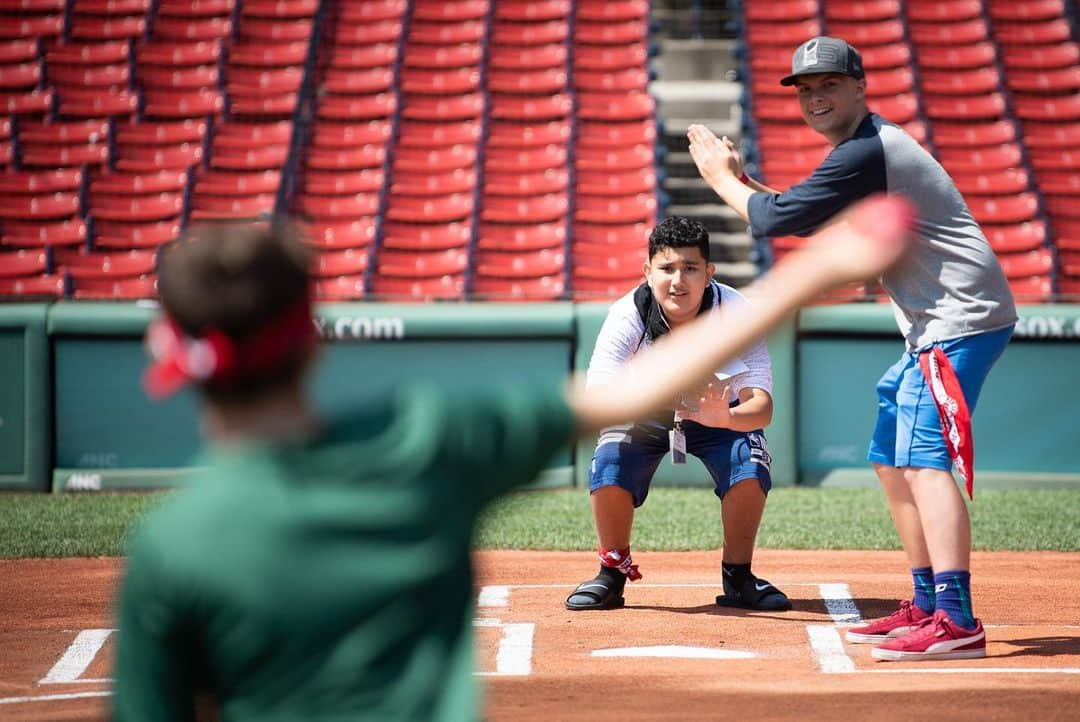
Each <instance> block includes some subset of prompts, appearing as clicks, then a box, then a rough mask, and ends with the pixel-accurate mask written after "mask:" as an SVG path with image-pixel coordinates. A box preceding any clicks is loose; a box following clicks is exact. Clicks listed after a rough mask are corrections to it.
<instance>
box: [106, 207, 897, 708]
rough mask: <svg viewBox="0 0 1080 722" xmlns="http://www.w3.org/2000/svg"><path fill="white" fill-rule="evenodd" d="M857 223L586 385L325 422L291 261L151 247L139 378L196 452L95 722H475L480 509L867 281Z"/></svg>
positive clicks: (280, 234) (235, 241)
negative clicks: (196, 413) (194, 401)
mask: <svg viewBox="0 0 1080 722" xmlns="http://www.w3.org/2000/svg"><path fill="white" fill-rule="evenodd" d="M875 204H876V205H875ZM869 205H872V206H873V207H871V208H864V209H861V210H860V211H859V212H857V213H856V214H855V215H853V216H852V219H851V221H850V223H848V224H846V225H843V226H842V227H843V228H844V230H832V231H826V232H824V235H827V236H828V238H827V239H825V240H823V241H821V242H820V243H818V244H817V245H812V246H810V247H809V248H808V249H807V250H806V251H803V252H802V253H801V255H796V256H795V257H794V258H793V260H792V262H789V263H786V264H784V265H783V266H781V267H778V268H777V269H776V270H775V271H774V272H773V273H771V274H770V275H769V276H768V277H767V278H766V279H765V280H764V281H762V282H759V284H758V285H757V287H756V288H755V289H751V290H750V291H748V295H750V296H752V297H753V298H754V301H755V303H754V304H753V305H752V306H751V308H750V309H745V308H744V309H732V310H731V311H730V312H721V313H718V314H707V315H706V316H703V317H702V320H701V322H699V323H695V324H690V325H688V326H687V327H685V328H684V329H680V332H679V333H673V334H671V336H670V338H669V339H667V340H666V342H664V343H659V344H657V346H656V348H655V349H652V350H651V351H650V352H649V353H647V354H642V355H641V356H640V357H639V358H638V359H636V360H635V363H634V364H633V365H632V369H629V368H628V370H627V373H626V374H625V375H624V376H623V378H622V379H621V380H619V381H618V382H617V383H614V384H611V385H609V386H606V387H605V389H593V390H585V389H584V387H583V385H581V384H574V385H572V386H570V387H569V388H567V389H556V388H544V387H535V386H532V385H529V384H528V383H527V382H525V381H523V382H522V384H521V385H520V386H519V387H516V388H511V389H497V390H496V389H493V390H492V391H491V392H490V393H482V394H475V393H474V394H463V393H458V392H454V391H451V390H446V389H441V388H436V387H433V386H428V385H424V384H417V385H416V386H412V387H402V388H399V389H395V390H393V391H391V392H390V393H388V394H387V395H385V397H383V398H382V399H381V400H380V401H378V402H374V403H370V404H365V405H363V406H361V407H359V408H357V409H356V410H355V411H354V412H353V413H351V414H349V415H347V416H343V417H341V418H337V419H333V420H325V421H324V420H321V419H318V418H317V417H316V415H315V414H314V412H313V411H312V408H311V406H310V403H309V401H308V399H307V397H306V396H305V393H304V391H303V387H304V379H305V376H306V374H307V372H308V370H309V367H310V365H311V361H312V359H313V357H314V355H315V346H316V336H315V330H314V326H313V323H312V320H311V316H312V310H311V304H310V296H309V291H308V281H307V257H306V253H305V251H304V248H303V246H302V244H301V243H300V242H299V241H298V240H297V239H296V238H295V237H294V236H293V235H292V234H291V233H290V232H289V231H288V230H287V229H285V228H283V227H280V226H271V227H269V228H262V227H256V226H252V227H237V226H231V227H220V228H212V229H208V230H207V231H206V232H204V233H202V234H201V235H197V236H195V237H192V238H190V239H188V240H186V241H185V242H184V243H181V244H179V245H177V246H176V247H175V248H172V249H170V250H169V251H168V252H167V253H165V254H164V257H163V259H162V263H161V268H160V271H159V287H160V295H161V303H162V307H163V310H164V314H163V317H162V318H161V319H160V320H158V321H156V322H155V323H154V324H153V325H152V327H151V329H150V330H149V331H148V345H149V346H150V350H151V354H152V356H153V358H154V363H153V365H152V366H151V368H150V369H149V370H148V372H147V376H146V379H145V381H146V386H147V389H148V391H149V392H150V393H151V394H153V395H156V396H162V395H165V394H168V393H170V392H172V391H174V390H176V389H177V388H179V387H180V386H182V385H183V384H185V383H194V384H196V385H197V387H198V390H199V391H200V396H201V399H202V402H203V403H202V425H203V431H204V434H205V435H206V436H207V438H208V440H209V441H210V450H209V451H208V452H207V455H206V458H205V459H204V460H203V463H201V464H200V466H202V467H205V469H206V470H205V471H203V472H201V473H199V474H197V476H196V478H194V479H193V480H192V481H191V483H190V485H189V486H188V488H186V489H184V490H182V491H180V492H177V493H175V494H173V495H171V496H170V497H169V499H168V500H166V501H165V502H164V503H163V504H162V505H161V506H160V507H159V508H157V509H156V510H155V511H153V512H152V513H151V514H150V515H149V516H148V517H147V519H146V520H145V521H144V523H143V524H142V526H141V528H140V531H139V532H138V534H137V535H136V538H135V539H134V542H133V544H132V546H131V549H130V559H129V562H128V567H127V571H126V574H125V578H124V582H123V587H122V590H121V595H120V606H119V615H120V632H119V635H118V639H117V658H116V670H115V677H116V696H115V699H114V713H115V719H116V720H118V722H127V721H129V720H138V721H139V722H149V721H153V720H190V719H194V717H195V714H196V710H195V707H196V699H197V698H206V699H209V700H210V702H211V704H212V705H213V707H214V708H215V710H216V713H217V714H218V715H219V716H220V718H221V719H223V720H264V721H265V720H300V719H303V720H344V719H348V720H468V719H475V718H476V717H477V706H478V705H477V700H476V695H475V688H474V684H473V680H472V671H473V660H472V646H473V640H472V633H471V630H472V625H471V612H472V609H471V596H472V592H473V578H472V569H471V566H470V560H469V545H470V541H471V538H472V534H473V527H474V524H475V522H476V518H477V515H478V514H479V512H480V510H481V509H482V508H483V507H484V506H485V504H487V503H488V502H489V501H490V500H492V499H493V498H495V497H496V496H498V495H499V494H500V493H502V492H504V491H506V490H509V489H512V488H514V487H515V486H519V485H521V484H525V483H527V482H529V481H531V480H532V479H533V478H534V477H535V476H536V475H537V474H538V473H539V472H540V471H541V470H542V469H543V468H544V467H545V465H546V463H547V460H548V458H549V457H550V456H551V455H552V454H553V453H554V452H555V451H556V450H557V449H558V448H559V447H560V446H561V445H562V444H564V443H565V442H566V441H567V440H569V439H570V438H571V437H572V436H573V435H574V434H576V433H590V432H595V431H596V430H598V429H600V428H602V427H605V426H610V425H612V424H614V423H618V422H622V421H626V420H630V419H634V418H638V417H641V416H643V415H645V414H647V413H650V412H652V411H654V410H658V409H660V408H663V407H664V406H665V405H667V404H670V403H671V402H672V399H674V398H675V396H676V395H677V394H679V393H681V392H682V391H684V390H688V389H690V388H691V387H694V386H696V385H697V384H698V382H699V381H701V380H704V379H705V378H707V377H708V376H709V374H711V373H712V370H713V369H715V368H716V367H717V365H719V364H720V363H722V362H723V361H724V360H726V359H728V358H730V357H732V356H734V355H735V354H737V353H738V352H739V351H741V350H742V349H744V348H745V347H746V346H748V345H749V344H750V343H752V342H753V341H754V340H755V339H756V338H758V337H760V336H761V335H762V334H763V333H765V332H766V331H767V330H768V329H769V328H770V327H771V326H773V325H775V324H776V323H778V322H779V321H780V320H781V319H782V318H783V317H784V316H785V315H786V314H787V313H789V312H790V311H792V310H794V309H795V308H796V307H798V305H800V304H802V303H805V302H807V301H809V300H811V299H812V298H813V297H814V296H815V295H817V294H818V293H819V292H820V291H822V290H824V289H826V288H828V287H830V286H833V285H837V284H839V283H843V282H846V281H850V280H855V279H861V278H865V277H868V276H873V275H875V274H877V273H879V272H880V271H881V269H882V268H884V267H885V266H887V265H888V264H889V263H890V262H892V261H893V260H895V258H896V257H897V256H898V255H899V252H900V249H901V247H902V245H903V244H902V242H901V241H902V238H903V237H904V235H905V233H904V231H905V228H906V227H907V224H908V222H909V220H910V219H909V218H908V217H907V216H906V213H907V210H906V207H905V206H903V204H901V203H899V202H897V201H895V200H878V201H871V202H869ZM852 229H854V231H852ZM721 328H722V329H724V333H723V334H722V335H721V334H719V333H717V329H721ZM732 329H734V330H732Z"/></svg>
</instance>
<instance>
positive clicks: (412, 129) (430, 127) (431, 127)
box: [398, 120, 480, 148]
mask: <svg viewBox="0 0 1080 722" xmlns="http://www.w3.org/2000/svg"><path fill="white" fill-rule="evenodd" d="M479 140H480V124H479V123H477V122H476V121H473V120H464V121H458V122H452V123H421V122H416V121H409V122H405V123H402V126H401V130H400V133H399V135H398V146H399V147H413V148H445V147H447V146H454V145H460V144H468V145H474V144H475V143H477V142H478V141H479Z"/></svg>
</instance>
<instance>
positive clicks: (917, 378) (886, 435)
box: [866, 326, 1013, 471]
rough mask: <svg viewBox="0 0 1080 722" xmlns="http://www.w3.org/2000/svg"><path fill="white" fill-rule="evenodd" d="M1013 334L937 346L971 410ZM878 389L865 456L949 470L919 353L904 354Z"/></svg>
mask: <svg viewBox="0 0 1080 722" xmlns="http://www.w3.org/2000/svg"><path fill="white" fill-rule="evenodd" d="M1012 332H1013V327H1012V326H1009V327H1008V328H1003V329H1000V330H998V331H989V332H987V333H980V334H976V335H974V336H964V337H961V338H956V339H952V340H951V341H944V342H942V343H940V344H935V345H937V346H940V347H941V349H942V350H943V351H944V352H945V355H946V356H948V357H949V362H950V363H951V364H952V366H953V369H954V370H955V371H956V377H957V378H958V379H959V380H960V387H961V388H962V389H963V390H964V401H966V402H967V406H968V410H969V411H970V412H971V413H972V414H974V413H975V404H976V402H977V401H978V400H979V392H980V391H981V390H982V385H983V382H984V381H985V380H986V376H987V374H988V373H990V367H991V366H993V365H994V362H995V361H997V360H998V357H1000V356H1001V353H1002V351H1004V350H1005V346H1006V345H1008V343H1009V337H1011V336H1012ZM924 350H925V349H924ZM877 392H878V417H877V426H876V427H875V428H874V438H873V439H872V440H871V441H870V451H869V453H868V454H867V455H866V458H867V459H869V460H870V461H872V462H875V463H878V464H884V465H886V466H895V467H906V466H915V467H924V468H929V469H944V470H945V471H949V470H951V469H952V458H951V457H950V456H949V450H948V447H947V446H946V445H945V438H944V436H942V433H941V419H940V417H939V416H938V410H937V406H936V405H935V404H934V399H933V397H932V396H931V395H930V389H929V387H928V386H927V384H926V379H924V378H923V374H922V369H921V368H919V356H918V353H907V352H906V353H904V355H903V357H901V359H900V360H899V361H898V362H896V363H895V364H893V366H892V367H891V368H890V369H889V370H888V371H886V372H885V375H884V376H882V377H881V380H880V381H878V385H877Z"/></svg>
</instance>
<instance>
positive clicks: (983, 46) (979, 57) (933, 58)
mask: <svg viewBox="0 0 1080 722" xmlns="http://www.w3.org/2000/svg"><path fill="white" fill-rule="evenodd" d="M996 57H997V54H996V52H995V51H994V45H993V43H991V42H988V41H981V42H977V43H971V44H969V45H957V46H952V45H924V46H923V47H921V48H919V65H920V67H922V68H926V69H928V70H940V71H948V70H963V69H974V68H986V67H990V66H992V65H993V64H994V60H995V58H996Z"/></svg>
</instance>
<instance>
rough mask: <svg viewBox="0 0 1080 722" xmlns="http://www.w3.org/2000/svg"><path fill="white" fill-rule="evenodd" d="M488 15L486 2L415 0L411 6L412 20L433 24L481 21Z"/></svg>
mask: <svg viewBox="0 0 1080 722" xmlns="http://www.w3.org/2000/svg"><path fill="white" fill-rule="evenodd" d="M487 13H488V0H458V2H453V3H445V2H439V1H438V0H417V1H416V2H415V3H414V4H413V14H412V17H413V19H414V20H430V21H434V22H448V23H454V22H461V21H463V20H483V19H484V17H486V16H487Z"/></svg>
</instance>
